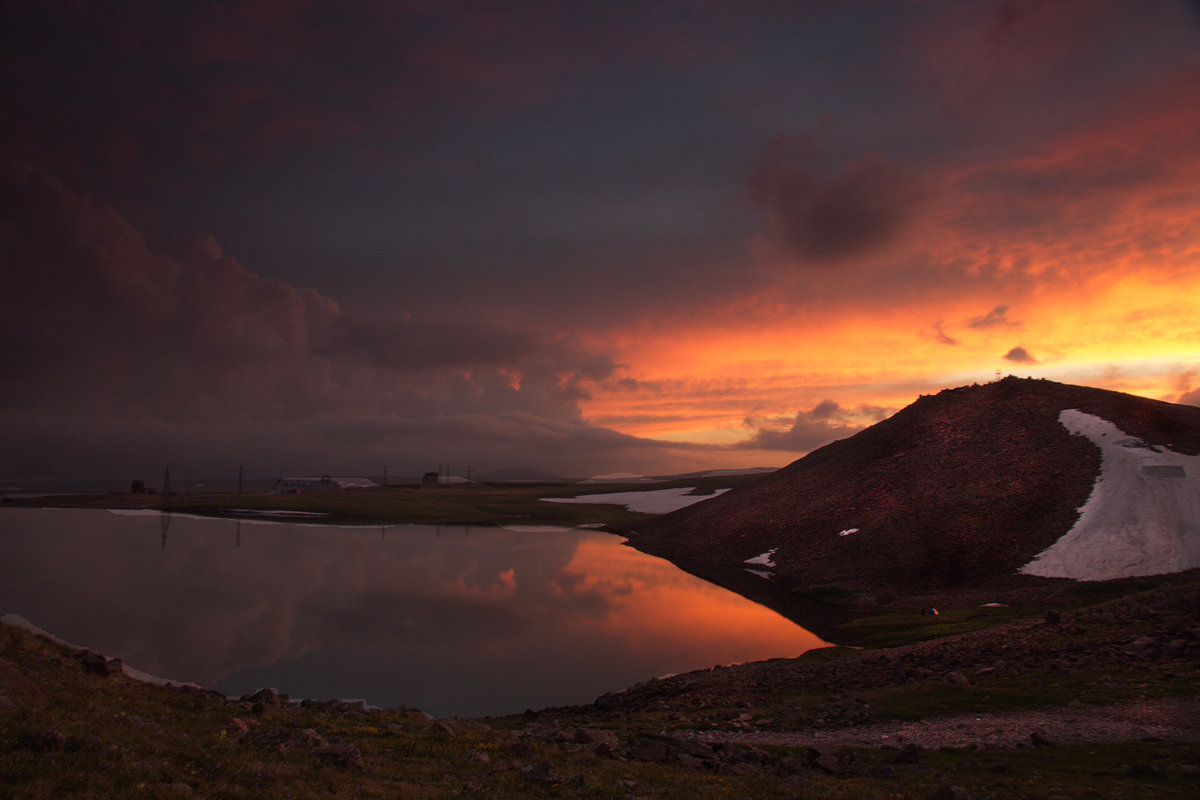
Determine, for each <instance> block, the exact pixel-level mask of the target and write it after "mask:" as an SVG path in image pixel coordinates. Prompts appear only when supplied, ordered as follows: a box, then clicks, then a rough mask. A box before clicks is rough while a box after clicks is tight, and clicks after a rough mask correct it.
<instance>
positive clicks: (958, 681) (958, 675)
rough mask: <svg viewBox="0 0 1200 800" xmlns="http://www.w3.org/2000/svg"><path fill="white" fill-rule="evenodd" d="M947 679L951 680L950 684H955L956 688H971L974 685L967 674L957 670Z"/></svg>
mask: <svg viewBox="0 0 1200 800" xmlns="http://www.w3.org/2000/svg"><path fill="white" fill-rule="evenodd" d="M946 677H947V678H949V679H950V682H951V683H952V684H954V685H955V686H963V687H969V686H971V685H972V684H971V679H970V678H968V677H967V676H966V675H965V674H963V673H962V672H960V671H959V670H955V671H954V672H951V673H950V674H949V675H947V676H946Z"/></svg>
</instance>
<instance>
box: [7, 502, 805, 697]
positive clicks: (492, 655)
mask: <svg viewBox="0 0 1200 800" xmlns="http://www.w3.org/2000/svg"><path fill="white" fill-rule="evenodd" d="M622 542H623V540H622V539H620V538H619V537H616V536H613V535H611V534H607V533H602V532H599V531H590V530H578V529H575V530H564V529H554V528H536V527H533V528H528V529H509V528H491V527H469V528H468V527H446V526H432V525H389V526H384V527H350V526H328V525H313V524H300V523H294V522H288V523H275V522H266V521H259V520H255V521H245V520H243V521H237V520H232V519H210V518H198V517H189V516H180V515H174V516H170V517H165V516H163V515H160V514H158V513H157V512H111V511H97V510H90V509H89V510H79V509H0V614H5V613H12V614H19V615H20V616H23V617H25V618H26V619H28V620H29V621H30V622H32V623H33V624H35V625H37V626H39V627H41V628H43V629H45V630H48V631H51V632H53V633H54V634H56V635H58V636H59V637H61V638H63V639H65V640H67V641H70V642H73V643H75V644H78V645H82V646H86V647H90V648H92V649H94V650H98V651H100V652H102V653H105V654H107V655H111V656H117V657H120V658H122V659H124V661H125V663H126V664H128V665H129V666H131V667H134V668H136V669H139V670H142V671H144V672H148V673H150V674H152V675H157V676H159V677H163V678H169V679H171V680H176V681H187V682H194V683H197V684H200V685H202V686H207V687H211V688H214V689H217V690H218V691H221V692H224V693H225V694H228V695H242V694H246V693H249V692H251V691H254V690H255V689H258V688H261V687H264V686H272V687H276V688H278V689H279V690H280V691H281V692H286V693H287V694H289V695H290V696H292V697H294V698H299V697H312V698H315V699H321V700H328V699H335V698H362V699H365V700H366V701H367V702H369V703H371V704H373V705H378V706H383V707H397V708H398V707H410V708H420V709H423V710H425V711H428V712H429V713H431V714H433V715H434V716H438V717H448V716H484V715H499V714H507V713H516V712H520V711H524V710H525V709H527V708H534V709H537V708H544V707H547V706H553V705H572V704H578V703H588V702H591V701H592V700H594V699H596V697H598V696H599V695H601V694H603V693H605V692H611V691H618V690H620V689H623V688H626V687H628V686H630V685H632V684H634V683H637V682H640V681H644V680H647V679H650V678H654V677H657V676H661V675H664V674H670V673H676V672H684V671H688V670H694V669H702V668H706V667H709V666H713V665H717V664H731V663H740V662H745V661H754V660H759V659H764V658H772V657H780V656H795V655H798V654H800V653H802V652H804V651H806V650H809V649H812V648H814V647H819V646H822V645H823V642H821V641H820V639H818V638H817V637H816V636H814V635H813V634H811V633H809V632H808V631H805V630H804V629H802V628H800V627H798V626H797V625H795V624H794V623H792V622H790V621H788V620H787V619H785V618H783V617H782V616H780V615H779V614H777V613H775V612H774V611H771V610H769V609H767V608H765V607H763V606H760V605H757V604H755V603H752V602H750V601H749V600H746V599H744V598H742V597H741V596H739V595H736V594H733V593H732V592H729V591H727V590H725V589H721V588H719V587H717V586H714V585H712V584H709V583H707V582H705V581H702V580H700V579H699V578H695V577H693V576H691V575H688V574H687V573H684V572H682V571H681V570H679V569H678V568H676V567H675V566H674V565H672V564H671V563H669V562H667V561H664V560H662V559H659V558H655V557H653V556H648V555H645V554H643V553H640V552H638V551H636V550H634V549H633V548H631V547H627V546H625V545H624V544H623V543H622Z"/></svg>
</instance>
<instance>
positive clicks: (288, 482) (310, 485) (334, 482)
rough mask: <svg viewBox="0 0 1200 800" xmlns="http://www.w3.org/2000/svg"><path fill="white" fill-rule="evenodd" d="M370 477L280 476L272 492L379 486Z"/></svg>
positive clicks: (283, 492) (287, 492)
mask: <svg viewBox="0 0 1200 800" xmlns="http://www.w3.org/2000/svg"><path fill="white" fill-rule="evenodd" d="M378 485H379V484H377V483H376V482H375V481H373V480H371V479H369V478H333V477H330V476H329V475H322V476H321V477H319V478H280V479H279V480H277V481H275V488H274V489H272V490H271V494H300V493H302V492H319V491H326V492H328V491H333V490H335V489H369V488H371V487H372V486H378Z"/></svg>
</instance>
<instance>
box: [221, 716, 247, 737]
mask: <svg viewBox="0 0 1200 800" xmlns="http://www.w3.org/2000/svg"><path fill="white" fill-rule="evenodd" d="M224 727H225V730H226V731H228V732H229V733H232V734H236V735H238V736H241V735H242V734H244V733H249V732H250V726H249V725H247V724H246V722H245V720H243V719H240V718H239V717H230V718H229V719H227V720H225V725H224Z"/></svg>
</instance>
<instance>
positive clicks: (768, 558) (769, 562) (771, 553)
mask: <svg viewBox="0 0 1200 800" xmlns="http://www.w3.org/2000/svg"><path fill="white" fill-rule="evenodd" d="M778 549H779V548H778V547H772V548H771V549H770V550H768V551H767V552H765V553H760V554H759V555H756V556H755V557H754V558H747V559H746V560H745V561H744V562H742V563H744V564H761V565H762V566H764V567H770V568H771V569H774V568H775V551H776V550H778Z"/></svg>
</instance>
